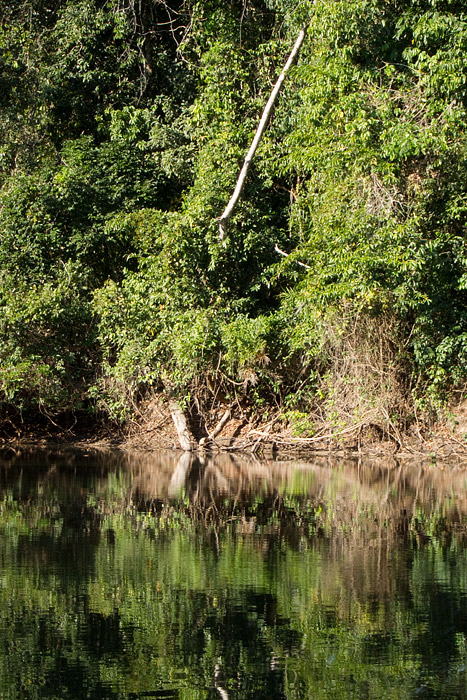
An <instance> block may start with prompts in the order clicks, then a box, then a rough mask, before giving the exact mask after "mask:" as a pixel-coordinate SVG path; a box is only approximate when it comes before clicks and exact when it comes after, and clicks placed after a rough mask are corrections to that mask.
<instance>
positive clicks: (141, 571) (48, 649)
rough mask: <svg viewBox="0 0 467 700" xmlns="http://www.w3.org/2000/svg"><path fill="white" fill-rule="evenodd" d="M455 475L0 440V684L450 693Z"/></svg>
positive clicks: (239, 692) (259, 693)
mask: <svg viewBox="0 0 467 700" xmlns="http://www.w3.org/2000/svg"><path fill="white" fill-rule="evenodd" d="M466 478H467V472H466V471H465V470H464V469H463V468H462V467H461V466H460V465H452V466H451V467H449V468H445V469H441V468H440V467H438V466H436V465H432V464H430V463H427V464H422V463H416V462H413V463H408V464H402V463H397V462H395V461H391V462H388V461H386V462H385V461H380V462H375V461H372V462H366V461H364V460H361V459H360V460H345V461H342V460H341V461H339V462H334V461H332V460H330V459H328V458H327V457H326V458H318V457H317V458H314V459H313V461H312V462H305V461H300V460H295V461H287V462H280V461H258V460H255V459H241V458H239V457H238V456H235V457H234V456H232V455H225V454H224V455H219V456H217V457H210V456H207V455H205V456H203V455H191V454H183V455H182V456H179V455H178V454H177V453H173V452H171V453H126V452H123V451H114V452H111V451H106V450H100V451H99V450H93V451H90V450H88V451H87V452H83V451H80V450H71V449H64V450H55V451H49V452H37V451H30V452H19V453H13V452H10V453H4V454H3V455H2V456H1V457H0V499H1V505H2V510H1V513H0V561H1V578H0V697H1V698H2V699H3V698H7V699H9V698H19V697H21V698H46V697H47V698H55V697H56V698H81V697H83V698H84V697H86V698H88V697H92V698H128V697H133V698H142V697H159V698H164V697H179V698H190V699H193V698H195V699H198V698H219V697H222V698H223V699H224V700H226V699H227V698H228V700H233V699H234V698H242V699H243V698H253V697H254V698H255V699H257V698H266V697H267V698H273V699H274V698H287V699H289V698H290V699H291V700H292V699H293V700H295V699H298V698H309V697H313V698H359V699H360V698H365V697H390V698H397V699H399V698H408V697H416V696H419V695H420V696H422V697H430V698H461V697H464V696H465V668H466V658H467V645H466V641H465V640H466V633H467V612H466V611H467V606H466V605H465V603H466V600H467V555H466V547H465V533H466V527H465V525H466V509H467V500H466V490H465V481H466Z"/></svg>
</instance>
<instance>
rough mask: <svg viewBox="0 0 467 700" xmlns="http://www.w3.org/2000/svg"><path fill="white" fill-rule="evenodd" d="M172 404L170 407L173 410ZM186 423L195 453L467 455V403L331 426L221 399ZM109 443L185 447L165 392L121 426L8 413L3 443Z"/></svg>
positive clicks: (0, 431) (190, 414)
mask: <svg viewBox="0 0 467 700" xmlns="http://www.w3.org/2000/svg"><path fill="white" fill-rule="evenodd" d="M171 408H172V411H171ZM180 413H181V414H182V415H183V416H184V418H185V420H186V429H187V432H188V434H189V440H190V449H191V450H192V451H213V452H231V453H233V452H244V453H249V454H253V455H260V456H267V457H270V456H273V455H281V456H286V455H296V454H314V453H322V452H332V453H335V454H353V455H355V454H357V455H360V454H361V455H364V454H367V455H397V456H410V455H419V456H422V457H434V458H447V457H460V458H465V459H467V401H463V402H462V403H460V404H458V405H457V406H455V407H451V408H450V410H449V411H446V414H445V415H444V416H443V417H438V419H437V420H436V421H435V420H432V421H431V422H430V421H428V420H427V419H425V420H421V419H419V420H418V421H415V420H414V421H413V422H412V423H411V424H410V425H408V426H407V427H406V428H405V429H402V428H401V427H400V426H398V425H396V424H395V423H394V422H393V421H391V419H390V417H389V416H388V415H387V414H386V415H381V416H379V420H377V419H376V418H377V417H376V416H371V417H370V419H369V420H365V419H361V420H357V421H348V422H347V424H344V423H343V422H341V424H340V425H339V424H334V425H333V424H331V422H330V421H325V420H324V419H320V420H317V419H316V416H315V417H314V418H315V420H312V418H313V417H310V419H309V421H308V422H307V423H306V425H305V423H304V422H303V421H302V422H300V421H299V420H297V418H296V417H295V420H293V417H292V418H291V417H290V416H287V415H284V412H283V411H281V410H280V409H275V410H273V409H272V408H271V407H267V408H263V409H262V410H258V409H253V408H251V409H249V410H248V409H247V408H242V407H240V406H238V405H237V406H235V405H226V404H222V403H219V404H217V406H216V407H213V408H212V410H211V412H210V414H209V415H205V416H200V415H199V414H197V413H196V411H195V410H193V407H192V410H191V411H180ZM51 442H53V443H56V442H60V443H76V442H81V443H84V444H87V445H92V444H107V445H112V446H121V447H125V448H129V449H142V450H158V449H161V448H165V449H174V450H180V449H181V446H180V440H179V435H178V434H177V428H176V423H175V422H174V420H173V404H172V405H171V404H170V403H169V401H168V400H167V399H166V398H164V397H163V396H161V395H157V396H154V397H152V398H151V399H150V400H148V401H146V402H144V403H142V404H141V405H140V406H139V407H138V412H137V413H136V414H135V415H134V417H133V418H132V419H131V420H128V421H127V422H126V423H125V424H124V425H119V424H117V423H115V422H110V421H108V420H105V419H104V418H99V417H96V416H90V415H89V414H83V415H79V414H64V415H61V416H53V417H52V416H49V415H46V414H44V413H38V414H37V415H34V416H29V417H26V418H25V417H24V416H23V417H19V416H12V415H10V416H4V418H3V420H2V421H1V422H0V446H8V445H18V444H24V443H29V444H30V443H34V444H47V443H51Z"/></svg>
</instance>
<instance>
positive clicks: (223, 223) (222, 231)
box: [219, 27, 307, 241]
mask: <svg viewBox="0 0 467 700" xmlns="http://www.w3.org/2000/svg"><path fill="white" fill-rule="evenodd" d="M306 30H307V27H303V28H302V29H301V30H300V32H299V34H298V37H297V40H296V42H295V44H294V47H293V49H292V51H291V53H290V56H289V57H288V59H287V62H286V64H285V66H284V67H283V69H282V72H281V74H280V75H279V77H278V79H277V82H276V84H275V85H274V88H273V90H272V92H271V95H270V96H269V100H268V101H267V103H266V106H265V108H264V110H263V114H262V117H261V120H260V122H259V124H258V128H257V129H256V133H255V136H254V139H253V141H252V143H251V146H250V149H249V151H248V153H247V154H246V157H245V160H244V162H243V167H242V169H241V170H240V174H239V176H238V180H237V184H236V186H235V190H234V192H233V194H232V196H231V198H230V201H229V203H228V204H227V206H226V208H225V209H224V212H223V214H222V215H221V216H220V217H219V238H220V240H221V241H223V240H224V238H225V236H226V229H227V223H228V221H229V219H230V217H231V216H232V212H233V210H234V207H235V205H236V204H237V202H238V200H239V199H240V196H241V194H242V190H243V186H244V184H245V180H246V176H247V174H248V170H249V168H250V165H251V161H252V160H253V156H254V155H255V153H256V149H257V148H258V144H259V142H260V141H261V137H262V135H263V133H264V130H265V128H266V126H267V123H268V121H269V117H270V116H271V112H272V108H273V107H274V103H275V101H276V98H277V96H278V94H279V91H280V89H281V86H282V83H283V82H284V79H285V76H286V75H287V72H288V70H289V68H290V67H291V65H292V64H293V62H294V61H295V59H296V58H297V56H298V53H299V51H300V49H301V47H302V44H303V40H304V39H305V34H306Z"/></svg>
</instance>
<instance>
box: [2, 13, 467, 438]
mask: <svg viewBox="0 0 467 700" xmlns="http://www.w3.org/2000/svg"><path fill="white" fill-rule="evenodd" d="M0 17H1V25H0V187H1V189H0V231H1V240H0V270H1V275H0V306H1V313H0V326H1V333H0V367H1V370H0V398H1V401H2V403H3V406H4V407H7V406H10V407H11V406H14V407H16V408H17V409H20V410H22V411H23V412H24V411H28V410H29V411H30V410H37V409H38V408H39V409H40V410H41V411H44V412H46V413H50V414H52V413H57V412H59V411H63V410H79V409H86V410H89V409H93V410H94V409H95V407H98V408H99V409H100V410H102V409H103V410H105V412H106V413H107V414H109V415H111V416H113V417H117V418H124V417H127V416H129V415H130V414H131V412H132V410H133V407H134V405H135V402H137V401H138V399H139V398H141V397H142V396H144V395H147V394H148V392H152V391H158V390H160V389H162V388H165V389H167V387H170V389H171V390H172V391H178V392H179V394H180V395H181V396H184V397H186V398H187V400H188V401H189V400H190V398H191V399H193V397H196V398H197V401H198V406H199V404H200V401H201V403H202V402H203V401H204V402H209V401H212V400H213V398H215V397H216V395H217V394H216V392H218V391H219V388H221V389H222V392H223V395H226V394H227V395H229V394H230V395H231V396H234V395H237V398H238V397H240V398H241V399H242V401H246V400H247V398H248V400H250V401H251V400H253V401H255V402H256V405H258V402H261V401H265V400H266V401H272V400H274V402H276V403H279V404H280V405H281V406H282V408H283V415H284V416H285V417H286V418H287V417H290V418H294V419H295V421H297V420H298V419H299V418H300V417H302V416H308V415H309V414H310V411H312V410H314V408H315V407H316V406H317V405H318V404H320V406H321V409H320V410H321V413H320V415H324V416H326V417H327V420H329V421H331V422H332V421H334V423H335V424H336V425H341V424H342V423H343V422H345V421H347V420H352V421H354V420H360V419H362V417H364V416H368V415H370V414H371V415H372V419H373V420H375V421H376V418H375V416H376V415H377V414H378V415H379V416H380V417H381V416H382V415H384V416H386V417H387V418H388V420H390V421H392V423H393V424H394V423H396V422H397V421H400V420H402V418H407V405H408V401H407V399H408V398H415V399H416V403H415V405H416V406H417V405H418V407H420V406H425V407H427V406H430V405H431V406H440V405H442V404H443V402H445V401H446V400H447V399H448V398H449V396H450V395H451V394H452V392H453V391H455V390H457V389H459V388H461V387H462V385H463V382H465V378H466V367H467V305H466V289H467V256H466V246H465V232H464V229H465V223H466V215H467V199H466V191H467V158H466V156H467V150H466V148H467V147H466V144H465V129H466V126H467V113H466V108H467V51H466V49H467V12H466V11H465V5H464V3H461V2H455V1H453V0H410V1H409V0H403V1H402V2H395V0H349V1H348V2H345V3H344V2H335V0H317V2H316V3H312V2H291V1H290V0H243V1H240V0H230V1H229V2H226V1H225V0H209V1H206V2H197V1H196V0H168V1H167V2H165V1H163V0H144V2H141V3H139V4H137V3H134V2H133V1H132V0H128V1H127V0H108V1H107V2H105V3H104V2H100V0H80V1H79V2H75V1H74V0H73V1H71V0H43V1H41V2H36V0H24V2H21V0H13V1H12V2H8V3H7V2H5V1H3V2H2V3H1V15H0ZM302 26H307V27H308V29H307V38H306V42H305V44H304V47H303V49H302V52H301V55H300V58H299V61H298V64H297V65H296V66H295V67H294V68H293V69H292V71H291V73H290V75H289V77H288V79H287V81H286V83H285V85H284V89H283V91H282V95H281V97H280V99H279V102H278V103H277V105H276V108H275V112H274V116H273V119H272V121H271V123H270V125H269V128H268V131H267V133H266V135H265V137H264V138H263V141H262V143H261V145H260V148H259V151H258V153H257V155H256V158H255V161H254V164H253V168H252V171H251V172H250V175H249V178H248V181H247V186H246V189H245V191H244V193H243V197H242V200H241V202H240V204H239V205H238V207H237V208H236V210H235V213H234V216H233V218H232V220H231V222H230V228H229V234H228V237H227V240H226V245H225V246H224V245H222V244H221V243H220V242H219V239H218V223H217V218H218V217H219V216H220V214H221V212H222V210H223V208H224V206H225V204H226V202H227V200H228V198H229V197H230V194H231V192H232V189H233V187H234V185H235V181H236V177H237V174H238V170H239V167H240V165H241V162H242V158H243V155H244V153H245V151H246V150H247V148H248V146H249V144H250V142H251V139H252V136H253V134H254V130H255V128H256V125H257V122H258V119H259V115H260V114H261V110H262V108H263V106H264V103H265V102H266V100H267V98H268V96H269V93H270V90H271V85H272V83H273V81H274V80H275V78H276V77H277V75H278V73H279V71H280V69H281V67H282V65H283V63H284V60H285V58H286V56H287V55H288V52H289V50H290V47H291V45H292V43H293V41H294V40H295V37H296V35H297V32H298V30H299V29H300V28H301V27H302ZM277 247H278V248H279V249H280V250H282V251H283V252H284V253H287V255H286V256H284V255H280V254H279V253H278V252H277Z"/></svg>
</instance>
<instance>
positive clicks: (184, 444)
mask: <svg viewBox="0 0 467 700" xmlns="http://www.w3.org/2000/svg"><path fill="white" fill-rule="evenodd" d="M169 410H170V415H171V416H172V420H173V422H174V425H175V429H176V431H177V435H178V441H179V443H180V447H181V448H182V450H185V452H189V451H190V450H191V449H192V445H191V436H190V431H189V430H188V425H187V422H186V417H185V414H184V412H183V411H182V409H181V408H180V406H179V405H178V403H177V401H175V400H174V399H170V401H169Z"/></svg>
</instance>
